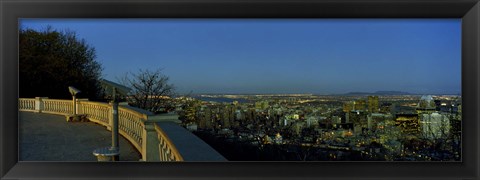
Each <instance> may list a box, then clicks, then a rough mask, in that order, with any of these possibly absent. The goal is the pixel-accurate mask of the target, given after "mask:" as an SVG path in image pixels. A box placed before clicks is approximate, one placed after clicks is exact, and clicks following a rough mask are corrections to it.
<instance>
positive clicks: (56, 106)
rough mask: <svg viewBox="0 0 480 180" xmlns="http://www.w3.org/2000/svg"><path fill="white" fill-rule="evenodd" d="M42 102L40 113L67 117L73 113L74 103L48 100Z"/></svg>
mask: <svg viewBox="0 0 480 180" xmlns="http://www.w3.org/2000/svg"><path fill="white" fill-rule="evenodd" d="M41 100H42V101H40V111H41V112H43V113H49V114H58V115H67V114H72V112H73V103H72V101H69V100H59V99H46V98H45V99H41ZM42 106H43V107H42Z"/></svg>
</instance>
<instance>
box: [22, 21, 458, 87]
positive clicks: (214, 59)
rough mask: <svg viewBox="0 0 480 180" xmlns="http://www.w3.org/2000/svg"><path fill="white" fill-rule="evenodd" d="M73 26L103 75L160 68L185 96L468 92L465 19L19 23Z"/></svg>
mask: <svg viewBox="0 0 480 180" xmlns="http://www.w3.org/2000/svg"><path fill="white" fill-rule="evenodd" d="M49 25H50V26H52V27H53V28H54V29H57V30H71V31H74V32H76V33H77V35H78V37H80V38H82V39H85V41H86V42H87V43H88V44H90V45H91V46H92V47H94V48H95V49H96V51H97V61H98V62H100V63H101V64H102V65H103V67H104V71H103V74H104V78H106V79H110V80H116V79H117V77H121V76H122V75H124V74H125V73H127V72H136V71H137V70H138V69H155V68H162V69H163V71H162V72H163V73H164V74H165V75H167V76H169V77H170V80H171V81H170V82H171V83H173V84H174V85H175V86H176V87H177V89H178V91H179V92H180V93H188V92H193V93H195V94H201V93H211V94H213V93H230V94H241V93H248V94H275V93H279V94H287V93H312V94H342V93H349V92H375V91H403V92H409V93H415V94H459V93H460V92H461V51H460V48H461V45H460V42H461V39H460V35H461V34H460V33H461V32H460V31H461V28H460V19H435V20H432V19H421V20H419V19H415V20H407V19H396V20H391V19H389V20H382V19H375V20H373V19H356V20H353V19H342V20H338V19H317V20H307V19H299V20H286V19H283V20H282V19H280V20H267V19H261V20H247V19H235V20H233V19H231V20H219V19H198V20H193V19H141V20H132V19H128V20H127V19H115V20H111V19H108V20H107V19H21V20H20V27H21V28H33V29H35V30H44V29H46V27H47V26H49Z"/></svg>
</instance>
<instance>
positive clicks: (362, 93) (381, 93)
mask: <svg viewBox="0 0 480 180" xmlns="http://www.w3.org/2000/svg"><path fill="white" fill-rule="evenodd" d="M344 95H356V96H368V95H383V96H384V95H412V94H411V93H408V92H402V91H377V92H373V93H372V92H349V93H346V94H344Z"/></svg>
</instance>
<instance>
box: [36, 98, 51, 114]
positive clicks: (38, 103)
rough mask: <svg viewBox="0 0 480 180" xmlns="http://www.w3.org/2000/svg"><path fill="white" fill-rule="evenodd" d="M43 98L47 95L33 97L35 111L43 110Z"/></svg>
mask: <svg viewBox="0 0 480 180" xmlns="http://www.w3.org/2000/svg"><path fill="white" fill-rule="evenodd" d="M43 99H48V97H35V112H37V113H41V112H42V111H43Z"/></svg>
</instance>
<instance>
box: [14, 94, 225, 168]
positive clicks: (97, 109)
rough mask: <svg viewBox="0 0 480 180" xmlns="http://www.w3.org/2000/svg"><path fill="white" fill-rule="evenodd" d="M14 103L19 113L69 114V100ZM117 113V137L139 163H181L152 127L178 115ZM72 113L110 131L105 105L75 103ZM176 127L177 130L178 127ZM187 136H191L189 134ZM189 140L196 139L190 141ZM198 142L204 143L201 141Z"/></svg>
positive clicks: (162, 133)
mask: <svg viewBox="0 0 480 180" xmlns="http://www.w3.org/2000/svg"><path fill="white" fill-rule="evenodd" d="M18 104H19V110H20V111H30V112H38V113H49V114H57V115H70V114H73V102H72V100H59V99H48V98H46V97H43V98H40V97H37V98H19V102H18ZM118 111H119V112H118V114H119V134H120V135H122V136H123V137H125V138H126V139H127V140H128V141H130V142H131V143H132V144H133V146H134V147H135V148H136V149H137V150H138V151H139V152H140V154H141V155H142V160H143V161H183V160H184V158H183V157H182V155H181V154H180V151H179V150H178V149H177V148H176V147H175V145H174V143H173V142H171V140H170V138H169V135H168V134H167V133H165V131H163V130H162V128H161V127H159V126H158V125H156V123H157V122H161V121H163V122H165V121H175V120H177V121H178V116H176V115H173V116H172V115H166V116H165V115H164V116H161V115H160V116H158V115H157V116H156V115H154V114H153V113H151V112H148V111H145V110H140V109H136V108H133V107H130V106H119V108H118ZM76 112H77V114H85V115H86V117H87V118H88V119H89V120H90V121H92V122H95V123H98V124H100V125H103V126H106V127H107V129H109V130H110V129H111V125H110V124H112V121H113V116H112V106H111V105H110V104H108V103H102V102H92V101H88V100H77V106H76ZM175 125H176V124H175ZM176 126H178V125H176ZM178 127H179V128H181V127H180V126H178ZM182 133H185V132H182ZM187 133H189V134H191V133H190V132H187ZM193 141H198V140H195V139H194V140H193ZM183 143H189V142H183ZM202 143H204V142H203V141H202ZM204 144H205V143H204ZM186 151H188V150H186ZM213 151H214V150H213ZM213 153H217V152H216V151H215V152H213ZM202 154H203V153H201V152H200V154H198V155H199V156H202ZM217 154H218V153H217ZM218 156H220V159H224V158H223V157H222V156H221V155H220V154H218Z"/></svg>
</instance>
